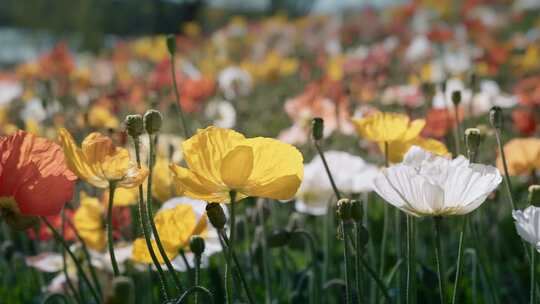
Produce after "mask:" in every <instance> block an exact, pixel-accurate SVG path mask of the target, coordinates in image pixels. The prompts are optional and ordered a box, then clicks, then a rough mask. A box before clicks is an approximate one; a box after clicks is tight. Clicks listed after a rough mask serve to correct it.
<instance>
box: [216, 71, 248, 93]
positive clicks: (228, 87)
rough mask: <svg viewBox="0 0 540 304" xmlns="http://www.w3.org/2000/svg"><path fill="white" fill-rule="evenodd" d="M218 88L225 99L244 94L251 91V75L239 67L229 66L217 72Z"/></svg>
mask: <svg viewBox="0 0 540 304" xmlns="http://www.w3.org/2000/svg"><path fill="white" fill-rule="evenodd" d="M218 83H219V88H220V89H221V90H222V91H223V94H224V95H225V98H226V99H227V100H234V99H236V98H238V97H242V96H246V95H248V94H249V93H250V92H251V89H252V87H253V80H252V79H251V75H250V74H249V73H248V72H247V71H245V70H243V69H242V68H240V67H235V66H231V67H228V68H226V69H224V70H223V71H221V73H219V77H218Z"/></svg>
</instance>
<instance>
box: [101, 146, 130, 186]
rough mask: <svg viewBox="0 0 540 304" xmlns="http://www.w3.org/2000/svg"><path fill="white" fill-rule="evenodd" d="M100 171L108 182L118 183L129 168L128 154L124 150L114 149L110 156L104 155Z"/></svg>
mask: <svg viewBox="0 0 540 304" xmlns="http://www.w3.org/2000/svg"><path fill="white" fill-rule="evenodd" d="M100 167H101V170H102V172H103V175H104V176H105V178H106V179H107V180H109V181H120V180H122V179H123V178H124V176H126V175H127V173H128V169H129V167H130V159H129V152H128V150H126V149H124V148H116V151H115V152H114V154H112V155H106V156H105V157H104V158H103V159H102V161H101V163H100Z"/></svg>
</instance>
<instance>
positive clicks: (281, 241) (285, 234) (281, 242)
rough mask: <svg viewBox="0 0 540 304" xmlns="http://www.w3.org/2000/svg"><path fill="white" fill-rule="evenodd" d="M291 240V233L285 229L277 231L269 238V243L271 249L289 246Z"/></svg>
mask: <svg viewBox="0 0 540 304" xmlns="http://www.w3.org/2000/svg"><path fill="white" fill-rule="evenodd" d="M290 239H291V232H289V231H288V230H285V229H276V230H274V231H272V233H271V234H270V235H269V236H268V238H267V243H268V246H269V247H270V248H277V247H283V246H287V244H288V243H289V240H290Z"/></svg>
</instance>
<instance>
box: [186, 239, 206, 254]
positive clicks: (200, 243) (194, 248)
mask: <svg viewBox="0 0 540 304" xmlns="http://www.w3.org/2000/svg"><path fill="white" fill-rule="evenodd" d="M204 248H205V244H204V239H203V238H202V237H200V236H198V235H194V236H192V237H191V239H190V240H189V249H191V252H193V253H194V254H195V255H196V256H199V257H200V256H201V255H202V254H203V252H204Z"/></svg>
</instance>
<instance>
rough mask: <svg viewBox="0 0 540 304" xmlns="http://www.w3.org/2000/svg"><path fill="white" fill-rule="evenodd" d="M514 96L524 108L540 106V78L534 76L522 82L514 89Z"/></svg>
mask: <svg viewBox="0 0 540 304" xmlns="http://www.w3.org/2000/svg"><path fill="white" fill-rule="evenodd" d="M514 94H516V95H517V96H518V97H519V103H520V104H522V105H524V106H535V105H536V106H538V105H540V76H532V77H528V78H525V79H522V80H520V81H519V82H518V83H517V85H516V86H515V87H514Z"/></svg>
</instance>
